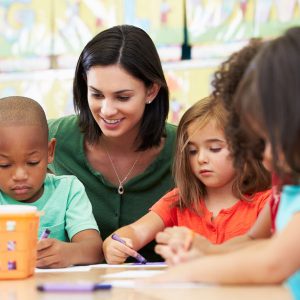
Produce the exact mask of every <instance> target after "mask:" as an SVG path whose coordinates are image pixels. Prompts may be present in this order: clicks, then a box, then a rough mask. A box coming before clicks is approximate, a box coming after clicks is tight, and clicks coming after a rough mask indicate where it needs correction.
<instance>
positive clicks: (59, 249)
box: [36, 238, 72, 268]
mask: <svg viewBox="0 0 300 300" xmlns="http://www.w3.org/2000/svg"><path fill="white" fill-rule="evenodd" d="M71 257H72V246H71V243H66V242H62V241H59V240H56V239H51V238H48V239H43V240H40V241H39V242H38V245H37V261H36V267H38V268H64V267H69V266H70V265H71V263H70V261H71Z"/></svg>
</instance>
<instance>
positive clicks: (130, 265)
mask: <svg viewBox="0 0 300 300" xmlns="http://www.w3.org/2000/svg"><path fill="white" fill-rule="evenodd" d="M167 266H168V265H167V264H165V263H163V262H153V263H151V262H149V263H146V264H137V263H126V264H120V265H108V264H97V265H91V267H92V268H95V269H101V268H105V269H121V268H126V269H127V268H130V269H131V268H133V269H134V268H135V269H139V268H142V269H146V268H154V267H155V268H156V267H159V268H166V267H167Z"/></svg>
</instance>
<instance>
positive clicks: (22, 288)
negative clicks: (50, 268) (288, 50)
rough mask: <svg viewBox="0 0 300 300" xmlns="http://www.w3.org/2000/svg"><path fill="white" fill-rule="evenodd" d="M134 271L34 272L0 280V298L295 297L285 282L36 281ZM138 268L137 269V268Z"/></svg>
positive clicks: (282, 299) (188, 299)
mask: <svg viewBox="0 0 300 300" xmlns="http://www.w3.org/2000/svg"><path fill="white" fill-rule="evenodd" d="M146 269H147V270H163V269H165V268H162V267H158V266H153V267H151V268H149V267H148V268H143V267H139V268H138V270H139V271H141V270H144V271H145V270H146ZM129 270H130V271H133V269H132V268H129V267H126V266H121V267H120V268H119V267H114V268H110V267H105V266H101V267H91V269H90V270H89V271H83V272H76V271H74V272H43V273H35V274H34V275H33V276H31V277H29V278H27V279H19V280H0V299H1V300H2V299H3V300H21V299H22V300H38V299H43V300H47V299H54V300H55V299H62V300H64V299H66V300H76V299H81V300H89V299H90V300H92V299H93V300H95V299H106V300H109V299H114V300H118V299H120V300H121V299H122V300H135V299H139V300H146V299H148V300H150V299H151V300H154V299H162V300H164V299H166V300H167V299H168V300H169V299H172V300H177V299H178V300H179V299H181V300H182V299H186V300H193V299H242V300H248V299H249V300H250V299H251V300H253V299H256V300H258V299H268V300H269V299H278V300H285V299H293V298H292V296H291V294H290V292H289V290H288V289H287V288H285V287H284V286H283V285H274V286H272V285H261V286H220V285H203V286H202V285H199V286H196V287H195V286H193V287H186V286H180V285H178V284H173V286H170V285H169V286H164V287H162V286H161V287H155V286H149V287H148V286H142V287H134V288H120V287H113V288H112V289H111V290H107V291H105V290H99V291H93V292H82V293H78V292H77V293H72V292H71V293H70V292H59V293H58V292H41V291H38V290H37V288H36V287H37V285H40V284H43V283H49V282H71V283H74V284H76V283H77V282H82V281H84V282H91V283H99V282H102V281H104V280H106V281H108V280H118V281H120V280H129V279H128V278H114V279H112V278H103V277H102V276H105V275H106V276H107V275H108V274H112V273H116V272H122V271H129ZM134 270H137V269H134Z"/></svg>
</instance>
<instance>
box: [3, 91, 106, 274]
mask: <svg viewBox="0 0 300 300" xmlns="http://www.w3.org/2000/svg"><path fill="white" fill-rule="evenodd" d="M0 136H1V139H0V205H4V204H6V205H7V204H14V205H34V206H36V207H37V209H38V210H39V211H44V213H45V214H44V215H43V216H41V219H40V225H39V236H41V234H42V233H43V232H44V231H45V230H46V229H49V230H50V232H51V233H50V236H49V238H47V239H42V240H40V241H39V243H38V246H37V262H36V266H37V267H41V268H62V267H67V266H70V265H76V264H93V263H98V262H100V261H101V260H102V257H103V255H102V251H101V246H102V240H101V237H100V235H99V230H98V227H97V224H96V221H95V219H94V217H93V214H92V208H91V204H90V202H89V199H88V197H87V195H86V193H85V190H84V187H83V185H82V184H81V182H80V181H79V180H78V179H77V178H76V177H74V176H55V175H53V174H49V173H47V166H48V164H49V163H51V162H52V160H53V157H54V150H55V144H56V140H55V139H51V140H50V141H48V126H47V120H46V116H45V113H44V111H43V109H42V107H41V106H40V105H39V104H38V103H37V102H36V101H34V100H32V99H30V98H26V97H18V96H13V97H6V98H2V99H0ZM69 241H70V242H69Z"/></svg>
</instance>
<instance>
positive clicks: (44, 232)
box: [40, 228, 51, 240]
mask: <svg viewBox="0 0 300 300" xmlns="http://www.w3.org/2000/svg"><path fill="white" fill-rule="evenodd" d="M50 233H51V231H50V229H48V228H46V229H45V230H44V231H43V233H42V234H41V237H40V240H43V239H46V238H48V236H49V234H50Z"/></svg>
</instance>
